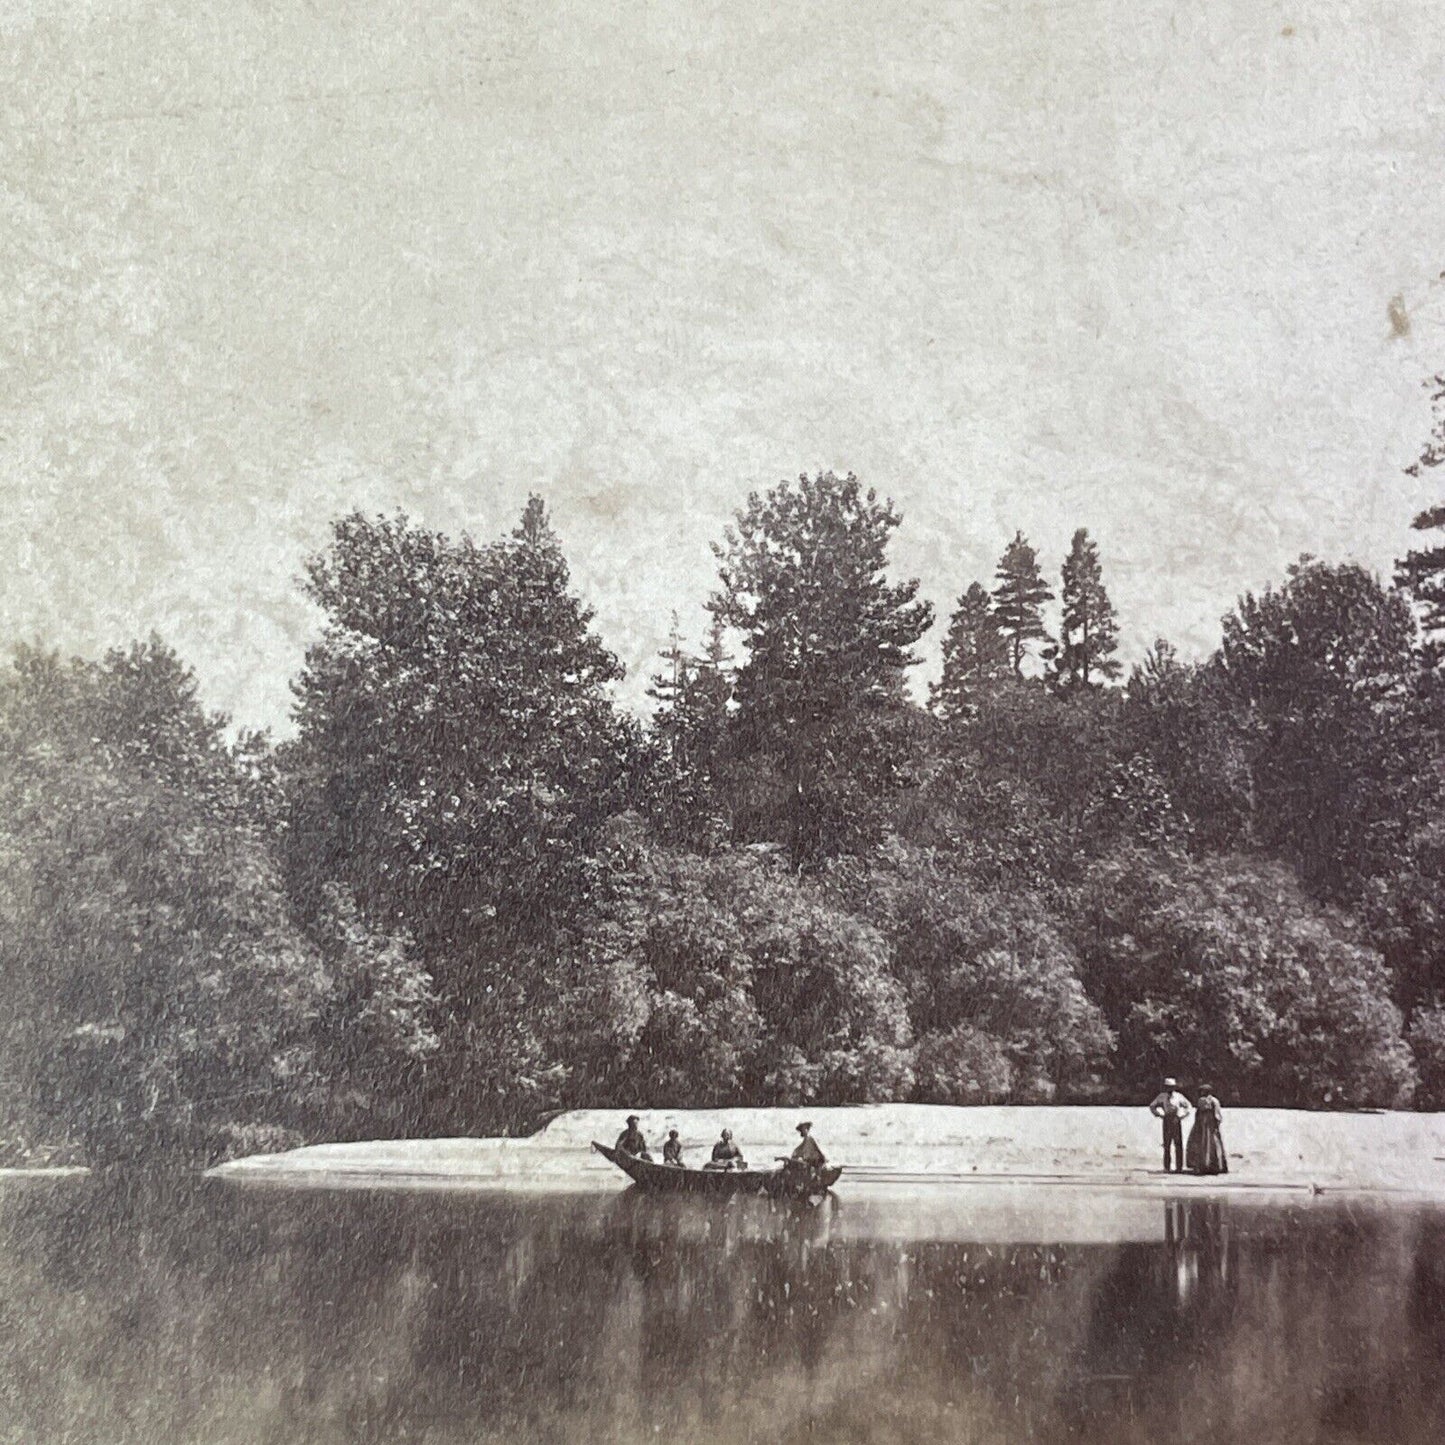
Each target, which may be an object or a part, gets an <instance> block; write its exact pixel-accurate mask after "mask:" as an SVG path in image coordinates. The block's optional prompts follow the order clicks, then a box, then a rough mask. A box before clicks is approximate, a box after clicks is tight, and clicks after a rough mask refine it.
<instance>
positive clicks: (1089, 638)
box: [1053, 527, 1120, 688]
mask: <svg viewBox="0 0 1445 1445" xmlns="http://www.w3.org/2000/svg"><path fill="white" fill-rule="evenodd" d="M1062 601H1063V609H1064V625H1063V630H1062V634H1061V636H1060V638H1059V649H1058V652H1057V654H1056V655H1055V657H1054V660H1053V672H1054V677H1055V679H1056V680H1057V681H1058V683H1059V684H1060V686H1062V687H1066V688H1075V687H1089V686H1090V685H1091V684H1093V683H1094V682H1095V681H1097V680H1099V679H1113V678H1116V677H1118V676H1119V672H1120V665H1119V661H1118V659H1117V658H1116V657H1115V656H1114V653H1115V652H1116V651H1117V650H1118V646H1119V624H1118V622H1117V620H1116V618H1115V615H1114V604H1113V603H1112V602H1110V601H1109V594H1108V593H1107V592H1106V591H1105V590H1104V575H1103V571H1102V569H1101V568H1100V566H1099V548H1098V546H1097V545H1096V544H1095V542H1094V541H1093V539H1092V538H1091V537H1090V536H1089V534H1088V532H1087V531H1086V530H1085V529H1084V528H1083V527H1080V528H1079V530H1078V531H1077V532H1075V533H1074V539H1073V542H1072V544H1071V545H1070V547H1069V555H1068V556H1067V557H1066V558H1064V566H1063V597H1062Z"/></svg>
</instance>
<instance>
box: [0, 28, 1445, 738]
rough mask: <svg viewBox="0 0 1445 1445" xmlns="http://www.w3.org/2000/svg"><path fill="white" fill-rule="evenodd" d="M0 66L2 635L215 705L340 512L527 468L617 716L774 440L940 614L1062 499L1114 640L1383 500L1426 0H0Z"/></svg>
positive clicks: (1201, 624) (1437, 259)
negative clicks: (859, 504)
mask: <svg viewBox="0 0 1445 1445" xmlns="http://www.w3.org/2000/svg"><path fill="white" fill-rule="evenodd" d="M17 11H19V12H22V13H21V14H20V15H17V14H16V13H15V12H17ZM7 71H8V72H9V73H8V74H7V73H6V72H7ZM0 82H3V83H0V156H3V164H0V196H3V205H4V214H3V227H0V257H3V268H4V269H3V288H0V509H3V510H0V641H4V642H6V643H8V642H10V641H12V640H17V639H26V640H31V639H35V638H39V639H40V640H42V641H45V642H47V643H51V644H54V645H57V646H60V647H62V648H64V649H65V650H67V651H79V652H82V653H87V654H90V653H94V652H97V651H99V650H100V649H102V648H104V647H105V646H107V645H109V644H112V643H116V642H122V641H125V640H127V639H129V638H130V637H132V636H135V635H137V634H139V633H144V632H146V631H149V630H151V629H156V630H158V631H159V632H161V633H162V635H163V636H164V637H166V638H167V639H168V640H169V641H171V642H172V643H173V644H174V645H175V646H176V647H177V648H178V649H179V651H180V652H181V653H182V654H183V655H184V656H185V657H186V658H187V659H188V660H189V661H190V662H192V663H193V664H194V666H195V667H196V669H197V671H198V672H199V674H200V677H201V681H202V685H203V690H204V694H205V696H206V699H207V700H208V702H210V703H211V704H212V705H213V706H216V707H219V708H223V709H225V710H227V711H228V712H230V713H232V714H233V716H234V717H235V719H236V720H237V721H238V722H240V723H245V724H248V725H256V724H269V725H272V726H275V727H277V728H278V729H279V730H281V731H285V730H286V726H287V713H288V708H289V694H288V689H287V679H288V677H289V676H290V675H291V673H292V672H293V671H294V670H295V669H296V667H297V666H298V664H299V661H300V659H301V655H302V651H303V649H304V647H305V645H306V642H307V640H308V638H309V637H310V636H312V635H314V631H315V629H316V626H317V618H316V617H315V615H313V614H312V612H311V611H310V610H309V608H308V606H307V604H306V603H305V602H304V600H303V598H302V597H301V595H300V592H299V589H298V587H297V585H296V577H297V575H298V573H299V571H300V567H301V564H302V561H303V559H304V557H305V556H306V555H307V554H308V553H309V552H311V551H313V550H315V549H316V548H317V547H319V546H320V545H322V544H323V542H324V540H325V537H326V529H327V523H328V520H329V519H330V518H331V517H333V516H335V515H336V514H338V513H340V512H343V511H345V510H348V509H351V508H354V507H361V508H363V509H366V510H369V511H375V510H383V509H384V510H391V509H394V508H397V507H402V508H404V509H405V510H406V511H408V512H409V513H411V514H412V515H414V516H415V517H417V518H418V519H420V520H422V521H424V522H426V523H427V524H429V525H431V526H434V527H437V528H440V529H444V530H448V531H460V530H462V529H466V530H468V531H470V532H472V533H473V535H475V536H477V537H478V538H488V537H491V536H493V535H496V534H499V533H500V532H502V531H504V530H507V529H509V528H510V527H511V526H512V525H513V524H514V521H515V518H516V515H517V514H518V513H519V512H520V510H521V507H522V504H523V502H524V500H525V498H526V495H527V493H528V492H529V491H531V490H537V491H540V492H541V493H542V494H543V495H544V496H545V497H546V498H547V500H548V502H549V504H550V505H551V508H552V512H553V520H554V523H555V525H556V526H557V529H558V530H559V532H560V533H561V536H562V539H563V542H564V545H565V547H566V549H567V552H568V555H569V557H570V558H571V561H572V564H573V570H574V576H575V579H576V581H577V583H578V585H579V587H580V589H581V590H582V591H583V592H584V593H585V595H586V596H587V597H588V598H589V599H590V600H591V601H592V602H593V604H594V605H595V606H596V609H597V617H598V627H599V630H600V631H601V633H602V635H603V636H604V637H605V639H606V640H607V642H608V643H609V644H610V645H611V646H612V647H613V648H614V649H615V650H616V651H618V653H619V654H620V655H621V656H622V657H623V659H624V661H625V662H626V663H627V666H628V669H629V672H630V673H631V677H630V678H629V681H628V683H627V684H626V685H625V687H624V696H625V697H626V698H627V699H628V700H629V701H635V700H637V699H638V698H639V697H640V695H641V690H642V687H643V686H644V684H645V677H646V673H647V671H648V670H649V667H650V658H651V654H652V653H653V652H654V651H655V650H656V648H657V647H658V646H659V645H660V644H661V642H662V640H663V639H664V637H665V635H666V632H667V629H668V614H669V612H670V610H671V609H673V608H677V609H678V610H679V611H680V612H681V613H682V620H683V624H684V627H685V628H687V629H689V630H691V631H694V632H700V631H701V626H702V614H701V611H700V604H701V602H702V600H703V599H704V597H705V596H706V593H707V590H708V587H709V585H710V582H711V579H712V575H713V562H712V558H711V555H710V553H709V550H708V543H709V541H710V540H711V539H713V538H715V537H717V536H718V535H719V534H720V532H721V530H722V527H723V525H724V523H725V522H726V520H727V518H728V515H729V513H730V512H731V511H732V510H733V509H734V508H735V507H736V506H737V505H738V504H739V503H740V502H741V501H742V499H743V497H744V496H745V494H746V492H747V491H748V490H749V489H750V488H754V487H759V486H766V485H770V484H771V483H773V482H775V481H777V480H778V479H780V478H782V477H785V476H790V475H794V474H796V473H798V472H799V471H802V470H804V469H807V470H809V471H812V470H815V469H817V468H819V467H832V468H835V469H838V470H846V469H852V470H854V471H856V472H858V474H859V475H860V476H861V477H862V478H863V479H864V480H865V481H867V482H869V483H871V484H873V485H874V486H876V487H877V488H878V489H879V490H880V491H882V492H885V493H887V494H889V495H891V496H892V497H894V498H895V499H896V501H897V502H898V504H899V506H900V508H901V509H902V511H903V513H904V525H903V527H902V528H901V530H900V532H899V533H898V538H897V544H896V548H895V552H896V558H897V570H898V571H899V572H900V573H906V574H908V575H916V576H918V577H920V578H921V579H922V582H923V588H924V591H925V593H926V594H927V595H928V596H930V597H931V598H932V599H933V600H934V601H935V602H936V603H937V604H938V605H939V609H940V611H941V612H942V613H945V614H946V612H947V611H948V610H949V608H950V606H951V604H952V602H953V600H954V598H955V597H956V596H957V594H958V593H959V591H961V590H962V588H963V587H964V586H965V585H966V584H967V583H968V582H969V581H971V580H973V579H975V578H982V579H987V578H988V577H989V575H990V574H991V572H992V570H993V566H994V563H995V561H996V559H997V556H998V554H999V552H1000V551H1001V550H1002V548H1003V546H1004V544H1005V543H1006V542H1007V540H1008V538H1009V537H1010V536H1011V535H1012V533H1013V531H1014V529H1015V528H1022V529H1023V530H1024V531H1025V532H1026V533H1027V534H1028V536H1029V537H1030V538H1031V539H1032V540H1033V541H1034V542H1035V544H1036V545H1037V546H1038V547H1039V550H1040V552H1041V555H1042V556H1043V558H1044V560H1045V561H1046V562H1047V564H1048V566H1049V568H1050V570H1051V571H1055V570H1056V568H1057V564H1058V562H1059V560H1060V559H1061V558H1062V555H1063V553H1064V551H1065V549H1066V547H1067V543H1068V537H1069V534H1070V532H1071V531H1072V529H1073V528H1074V527H1076V526H1087V527H1088V528H1089V529H1090V530H1091V531H1092V532H1093V533H1094V534H1095V536H1096V537H1097V538H1098V540H1099V543H1100V547H1101V551H1102V554H1103V559H1104V564H1105V575H1106V581H1107V582H1108V584H1109V586H1110V588H1111V591H1112V593H1113V595H1114V598H1115V601H1116V603H1117V605H1118V608H1119V611H1120V614H1121V621H1122V624H1123V637H1124V643H1125V648H1126V651H1127V653H1128V655H1129V657H1130V658H1131V659H1133V658H1134V657H1137V656H1138V655H1139V653H1140V652H1141V651H1142V649H1143V647H1144V646H1145V645H1146V644H1147V643H1148V641H1150V640H1151V639H1152V638H1153V637H1154V636H1156V635H1159V634H1164V635H1168V636H1170V637H1172V638H1173V639H1175V640H1176V642H1178V643H1179V644H1180V646H1181V647H1182V648H1183V649H1184V650H1185V651H1186V652H1189V653H1200V652H1203V651H1205V650H1207V649H1208V648H1210V647H1211V646H1212V645H1213V644H1214V642H1215V641H1216V640H1217V637H1218V622H1219V617H1220V616H1221V614H1222V613H1223V612H1224V611H1225V610H1226V609H1227V608H1228V607H1229V606H1230V605H1231V603H1232V601H1233V599H1234V598H1235V596H1236V595H1237V594H1238V593H1239V592H1240V591H1242V590H1244V589H1246V588H1257V587H1259V586H1262V585H1263V584H1264V583H1266V582H1268V581H1269V580H1271V579H1279V578H1280V577H1282V575H1283V573H1284V569H1285V568H1286V566H1287V565H1288V564H1289V562H1290V561H1291V560H1292V559H1293V558H1294V557H1296V556H1297V555H1298V554H1299V553H1301V552H1302V551H1309V552H1313V553H1315V554H1318V555H1322V556H1325V557H1328V558H1344V557H1352V558H1356V559H1358V560H1361V561H1364V562H1366V563H1367V564H1369V565H1370V566H1372V567H1375V568H1379V569H1382V570H1388V567H1389V565H1390V562H1391V559H1392V558H1393V557H1394V556H1396V555H1397V554H1398V553H1399V552H1400V551H1401V550H1402V549H1403V547H1404V546H1406V545H1408V534H1407V530H1406V529H1407V525H1408V522H1409V518H1410V516H1411V514H1412V513H1413V511H1414V510H1416V509H1417V507H1418V506H1419V505H1421V504H1422V503H1423V502H1424V501H1425V500H1427V499H1428V498H1429V497H1430V495H1431V491H1432V479H1431V478H1428V477H1427V478H1426V479H1425V480H1424V481H1423V482H1412V481H1410V480H1409V479H1407V478H1405V477H1404V476H1402V475H1401V470H1400V469H1401V466H1402V465H1403V464H1404V463H1405V462H1408V461H1409V460H1410V459H1411V458H1412V457H1413V455H1414V453H1415V452H1416V451H1417V450H1418V447H1419V444H1420V442H1421V441H1422V440H1423V437H1424V435H1425V432H1426V430H1427V429H1428V425H1429V417H1428V410H1427V399H1426V396H1425V393H1424V392H1423V391H1422V390H1421V386H1420V383H1421V381H1422V379H1423V378H1424V377H1425V376H1427V375H1428V374H1429V373H1430V372H1432V371H1438V370H1441V369H1445V281H1442V280H1441V273H1442V271H1445V184H1442V174H1445V171H1442V166H1445V25H1442V23H1441V17H1440V13H1439V8H1438V5H1436V4H1434V3H1424V0H1422V3H1399V4H1390V3H1383V0H1370V3H1366V0H1355V3H1339V0H1337V3H1332V4H1328V5H1324V4H1319V3H1314V4H1308V5H1306V4H1302V3H1294V4H1290V5H1284V4H1279V3H1275V0H1238V3H1234V0H1191V3H1184V0H1178V3H1164V0H1039V3H1031V0H1030V3H1026V0H993V3H987V0H967V3H958V4H941V3H932V0H929V3H921V4H912V5H898V4H896V3H892V0H876V3H875V0H819V3H808V0H804V3H796V4H791V5H784V4H778V3H776V0H732V3H728V4H714V3H711V0H653V3H645V0H637V3H631V4H610V3H599V0H592V3H566V4H558V5H548V4H546V3H538V0H528V3H525V4H523V3H510V0H507V3H502V0H494V3H485V0H454V3H444V0H404V3H403V0H394V3H380V0H379V3H345V0H252V3H246V0H227V3H217V4H215V5H214V6H210V5H206V4H204V3H186V0H171V3H154V0H153V3H140V0H92V3H85V0H16V3H14V4H12V5H7V7H6V17H5V21H4V46H3V49H0ZM1434 485H1436V487H1437V489H1438V479H1435V482H1434ZM936 646H937V640H936V637H935V640H934V653H935V654H936Z"/></svg>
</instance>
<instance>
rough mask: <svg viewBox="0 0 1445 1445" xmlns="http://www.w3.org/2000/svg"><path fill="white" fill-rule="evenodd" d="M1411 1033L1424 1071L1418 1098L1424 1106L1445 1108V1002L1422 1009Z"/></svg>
mask: <svg viewBox="0 0 1445 1445" xmlns="http://www.w3.org/2000/svg"><path fill="white" fill-rule="evenodd" d="M1408 1037H1409V1041H1410V1048H1411V1049H1412V1050H1413V1051H1414V1054H1415V1067H1416V1068H1417V1069H1419V1071H1420V1091H1419V1093H1418V1094H1417V1095H1416V1099H1415V1102H1416V1103H1417V1104H1419V1105H1420V1107H1421V1108H1423V1109H1445V1004H1439V1003H1437V1004H1434V1005H1432V1006H1431V1007H1429V1008H1422V1009H1419V1010H1418V1011H1417V1012H1416V1014H1415V1017H1414V1018H1413V1019H1412V1020H1411V1021H1410V1032H1409V1035H1408Z"/></svg>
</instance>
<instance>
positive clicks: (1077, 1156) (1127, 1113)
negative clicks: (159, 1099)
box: [210, 1104, 1445, 1198]
mask: <svg viewBox="0 0 1445 1445" xmlns="http://www.w3.org/2000/svg"><path fill="white" fill-rule="evenodd" d="M639 1112H640V1113H641V1116H642V1128H643V1132H644V1133H645V1134H646V1136H647V1138H648V1141H649V1143H651V1144H652V1147H653V1150H654V1152H655V1153H657V1152H660V1150H661V1145H662V1141H663V1139H664V1138H665V1137H666V1135H667V1131H668V1130H669V1129H677V1130H678V1133H679V1136H680V1138H681V1140H682V1143H683V1147H684V1149H685V1151H686V1154H685V1157H686V1158H687V1160H688V1162H689V1163H691V1164H693V1165H694V1166H697V1165H700V1164H701V1163H702V1161H703V1160H704V1159H705V1158H706V1157H707V1150H708V1149H709V1148H710V1146H711V1144H712V1142H713V1141H714V1140H715V1139H716V1138H717V1137H718V1134H719V1132H720V1131H721V1130H722V1129H723V1128H725V1127H726V1128H731V1129H732V1130H733V1132H734V1134H735V1135H736V1136H737V1139H738V1141H739V1142H740V1143H741V1145H742V1147H743V1149H744V1150H745V1152H746V1153H747V1155H748V1158H749V1160H750V1161H751V1162H753V1163H755V1164H762V1165H766V1164H768V1163H770V1162H771V1160H772V1158H773V1157H774V1155H777V1154H782V1153H786V1152H788V1151H789V1150H790V1149H791V1148H792V1145H793V1144H794V1143H795V1142H796V1135H795V1134H794V1133H793V1125H794V1124H795V1123H796V1122H797V1120H798V1119H799V1118H801V1117H804V1116H806V1117H807V1118H809V1119H811V1120H812V1121H813V1126H814V1135H815V1137H816V1138H817V1139H818V1140H819V1142H820V1143H821V1144H822V1146H823V1148H824V1150H826V1151H827V1153H828V1156H829V1158H830V1159H832V1160H834V1161H835V1162H838V1163H841V1164H843V1165H845V1173H844V1177H843V1180H842V1181H841V1182H840V1183H839V1186H838V1190H839V1192H840V1193H843V1192H845V1191H846V1192H854V1191H860V1190H866V1189H868V1188H870V1187H878V1184H879V1183H881V1182H882V1178H883V1176H889V1177H888V1181H887V1182H888V1184H889V1187H894V1188H897V1187H907V1186H909V1185H911V1184H913V1183H915V1182H916V1184H917V1187H918V1188H920V1189H930V1190H932V1189H939V1188H945V1187H946V1186H947V1185H948V1184H950V1183H958V1184H964V1183H978V1184H985V1183H990V1182H993V1183H999V1184H1013V1185H1032V1186H1037V1187H1045V1186H1049V1185H1059V1184H1065V1185H1075V1186H1078V1185H1090V1184H1093V1185H1104V1186H1109V1187H1113V1188H1120V1187H1123V1188H1130V1189H1138V1190H1143V1191H1150V1192H1154V1191H1159V1190H1166V1191H1176V1190H1180V1189H1187V1190H1189V1191H1191V1192H1194V1191H1200V1192H1209V1193H1218V1192H1221V1191H1228V1192H1232V1191H1242V1190H1248V1191H1255V1190H1272V1189H1273V1190H1291V1191H1293V1190H1304V1191H1310V1192H1313V1191H1316V1190H1350V1191H1389V1192H1403V1193H1409V1194H1421V1195H1428V1196H1434V1197H1441V1198H1445V1114H1406V1113H1381V1114H1352V1113H1311V1112H1306V1111H1303V1110H1289V1109H1232V1110H1229V1111H1228V1112H1227V1113H1226V1115H1225V1120H1224V1138H1225V1143H1226V1146H1227V1148H1228V1150H1229V1155H1230V1161H1231V1173H1230V1174H1229V1175H1228V1176H1227V1177H1224V1178H1216V1179H1195V1178H1193V1177H1192V1176H1179V1175H1165V1174H1164V1173H1163V1172H1162V1168H1161V1164H1162V1160H1161V1150H1160V1143H1159V1135H1160V1129H1159V1124H1158V1122H1157V1121H1156V1120H1155V1119H1153V1118H1152V1117H1151V1116H1150V1115H1149V1113H1148V1111H1147V1110H1146V1109H1144V1108H1142V1107H1141V1108H1123V1107H1098V1108H1086V1107H1072V1106H1059V1107H1047V1106H1043V1107H1021V1108H1012V1107H1007V1106H994V1107H983V1108H951V1107H947V1106H944V1105H930V1104H878V1105H866V1106H858V1107H850V1108H833V1109H826V1108H812V1109H808V1110H806V1111H802V1112H800V1111H798V1110H792V1109H788V1110H783V1109H713V1110H661V1109H654V1110H647V1111H639ZM624 1114H625V1111H616V1110H574V1111H572V1112H571V1113H568V1114H563V1115H561V1116H560V1117H559V1118H557V1119H554V1120H553V1121H552V1122H551V1123H549V1124H548V1125H547V1126H546V1127H545V1128H544V1129H541V1130H539V1131H538V1132H537V1133H536V1134H533V1135H531V1136H530V1137H528V1138H525V1139H410V1140H383V1141H376V1142H370V1143H355V1144H315V1145H310V1146H308V1147H306V1148H302V1149H294V1150H291V1151H289V1152H287V1153H284V1154H269V1155H258V1156H253V1157H250V1158H246V1159H238V1160H234V1161H232V1162H231V1163H228V1164H223V1165H220V1166H218V1167H217V1168H215V1169H213V1170H211V1171H210V1177H213V1178H220V1179H229V1180H235V1181H257V1182H259V1181H263V1180H272V1181H275V1182H277V1183H282V1182H292V1183H302V1182H307V1181H313V1182H318V1183H321V1182H326V1181H327V1180H333V1181H335V1182H337V1183H345V1182H352V1183H363V1182H368V1181H372V1182H377V1183H392V1184H396V1185H404V1184H414V1185H417V1186H425V1185H427V1184H432V1185H453V1186H459V1187H460V1186H467V1185H472V1186H491V1187H517V1188H528V1187H566V1186H568V1185H573V1186H577V1187H591V1186H594V1185H595V1186H597V1187H607V1186H608V1185H613V1186H615V1187H616V1188H618V1189H621V1188H623V1187H625V1186H626V1180H625V1179H624V1178H623V1177H622V1176H621V1175H620V1174H619V1173H618V1172H617V1171H616V1170H615V1169H614V1168H613V1167H612V1166H611V1165H609V1164H608V1163H607V1162H606V1161H605V1160H603V1159H601V1158H600V1157H599V1156H598V1155H596V1154H594V1153H593V1152H592V1151H591V1150H590V1148H589V1147H588V1146H589V1143H590V1141H591V1140H593V1139H599V1140H602V1141H603V1142H606V1143H611V1142H612V1141H613V1140H614V1139H615V1138H616V1136H617V1134H618V1132H619V1131H620V1130H621V1128H622V1126H623V1119H624ZM870 1175H872V1176H877V1178H876V1180H875V1181H874V1182H872V1183H871V1184H870V1179H869V1176H870Z"/></svg>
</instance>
